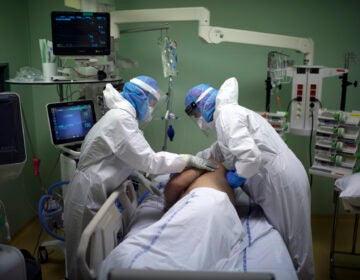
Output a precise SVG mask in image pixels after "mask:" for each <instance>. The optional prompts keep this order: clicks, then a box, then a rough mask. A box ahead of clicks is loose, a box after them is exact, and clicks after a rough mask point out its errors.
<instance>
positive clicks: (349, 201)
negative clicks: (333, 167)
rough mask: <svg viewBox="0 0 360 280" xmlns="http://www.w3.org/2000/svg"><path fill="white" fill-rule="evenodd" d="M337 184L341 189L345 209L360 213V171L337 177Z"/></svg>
mask: <svg viewBox="0 0 360 280" xmlns="http://www.w3.org/2000/svg"><path fill="white" fill-rule="evenodd" d="M335 186H336V187H337V188H338V189H339V190H340V191H341V193H340V196H339V197H340V198H341V199H342V201H343V205H344V208H345V210H348V211H351V212H356V213H360V172H358V173H354V174H351V175H348V176H344V177H342V178H340V179H337V180H336V181H335Z"/></svg>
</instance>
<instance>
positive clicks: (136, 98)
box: [122, 76, 160, 120]
mask: <svg viewBox="0 0 360 280" xmlns="http://www.w3.org/2000/svg"><path fill="white" fill-rule="evenodd" d="M122 96H123V97H124V98H125V99H126V100H127V101H129V102H130V103H131V105H132V106H133V107H134V108H135V110H136V111H137V113H138V119H139V120H143V119H144V118H145V116H146V113H147V111H148V109H149V104H150V102H151V100H152V99H153V98H155V99H156V100H159V99H160V90H159V87H158V84H157V82H156V81H155V80H154V79H153V78H151V77H148V76H138V77H135V78H133V79H131V80H130V82H126V83H125V85H124V89H123V92H122Z"/></svg>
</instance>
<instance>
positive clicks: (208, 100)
mask: <svg viewBox="0 0 360 280" xmlns="http://www.w3.org/2000/svg"><path fill="white" fill-rule="evenodd" d="M206 90H209V92H208V93H207V94H206V95H205V96H204V97H203V98H202V99H201V100H200V101H198V102H197V103H196V109H195V110H196V111H197V112H198V113H200V114H201V116H202V117H203V118H204V119H205V120H206V121H207V122H211V120H212V117H213V114H214V111H215V99H216V95H217V94H218V90H217V89H214V88H212V87H211V86H210V85H209V84H199V85H197V86H195V87H193V88H191V89H190V90H189V91H188V93H187V94H186V97H185V108H186V107H187V106H189V105H190V104H191V103H192V102H196V100H197V99H198V98H199V96H200V95H201V94H202V93H203V92H205V91H206Z"/></svg>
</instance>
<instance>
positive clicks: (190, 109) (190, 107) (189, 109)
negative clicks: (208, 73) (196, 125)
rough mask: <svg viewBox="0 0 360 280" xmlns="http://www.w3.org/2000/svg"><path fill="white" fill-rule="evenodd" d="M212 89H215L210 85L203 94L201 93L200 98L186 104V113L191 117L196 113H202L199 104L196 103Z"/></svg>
mask: <svg viewBox="0 0 360 280" xmlns="http://www.w3.org/2000/svg"><path fill="white" fill-rule="evenodd" d="M212 90H213V88H212V87H209V88H208V89H207V90H205V91H204V92H203V93H202V94H200V96H199V97H198V99H196V101H195V102H194V101H193V102H191V103H190V104H189V105H188V106H186V108H185V113H186V114H187V115H188V116H189V117H191V116H192V115H193V114H194V113H200V109H199V108H198V106H197V105H196V104H198V103H199V102H200V101H201V100H202V99H203V98H204V97H205V96H206V95H207V94H208V93H209V92H210V91H212Z"/></svg>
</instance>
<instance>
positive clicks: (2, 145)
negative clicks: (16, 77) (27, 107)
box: [0, 92, 26, 165]
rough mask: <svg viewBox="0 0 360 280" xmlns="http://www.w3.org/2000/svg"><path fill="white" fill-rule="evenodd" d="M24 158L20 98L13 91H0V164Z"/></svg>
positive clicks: (20, 160) (22, 160)
mask: <svg viewBox="0 0 360 280" xmlns="http://www.w3.org/2000/svg"><path fill="white" fill-rule="evenodd" d="M25 160H26V151H25V140H24V134H23V125H22V118H21V107H20V98H19V96H18V95H17V94H15V93H11V92H3V93H0V165H3V164H13V163H20V162H24V161H25Z"/></svg>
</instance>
